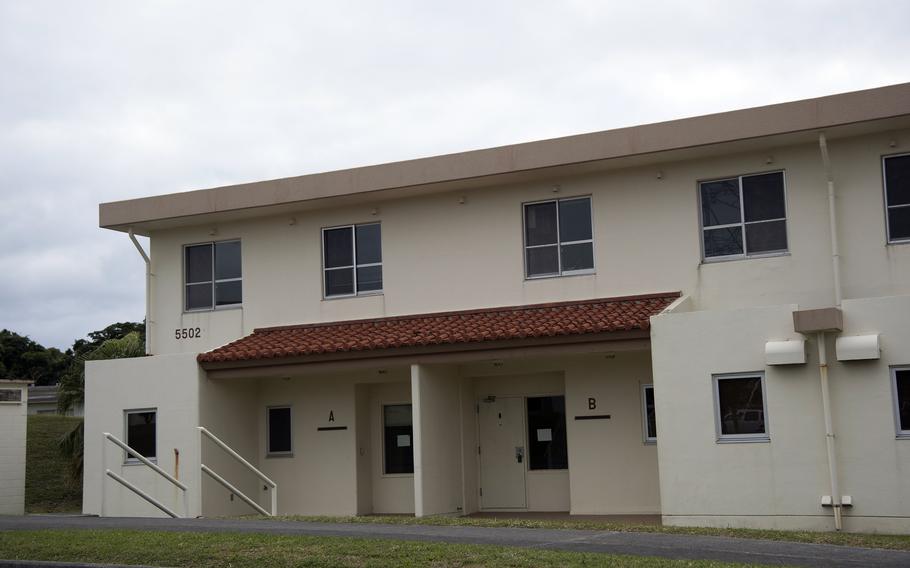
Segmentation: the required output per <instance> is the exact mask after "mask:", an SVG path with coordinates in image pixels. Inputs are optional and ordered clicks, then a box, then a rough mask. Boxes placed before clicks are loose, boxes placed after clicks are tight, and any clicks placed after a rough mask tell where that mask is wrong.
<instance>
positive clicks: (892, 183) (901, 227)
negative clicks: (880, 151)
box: [882, 154, 910, 243]
mask: <svg viewBox="0 0 910 568" xmlns="http://www.w3.org/2000/svg"><path fill="white" fill-rule="evenodd" d="M882 168H883V169H884V177H885V219H886V225H887V228H888V242H891V243H897V242H908V241H910V154H903V155H901V156H885V157H884V158H882Z"/></svg>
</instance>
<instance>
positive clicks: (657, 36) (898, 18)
mask: <svg viewBox="0 0 910 568" xmlns="http://www.w3.org/2000/svg"><path fill="white" fill-rule="evenodd" d="M907 21H910V5H908V4H906V3H900V2H887V1H864V2H858V1H857V2H826V1H822V0H811V1H803V2H771V1H761V2H759V1H737V2H729V1H696V0H693V1H690V2H684V3H683V2H679V3H672V2H648V3H633V2H602V1H593V0H592V1H582V0H573V1H570V2H543V1H539V0H525V1H511V2H478V1H473V0H471V1H468V0H466V1H464V2H458V3H443V2H426V1H421V2H418V1H397V2H381V3H379V2H353V1H339V2H332V3H325V4H317V3H312V2H307V3H304V2H291V1H283V2H282V1H268V2H257V3H247V2H242V3H241V2H226V1H215V0H209V1H198V2H178V1H176V0H172V1H158V2H144V3H127V2H120V1H116V0H109V1H100V0H99V1H85V2H79V3H75V2H49V1H41V0H32V1H29V2H5V3H2V4H0V73H2V76H0V327H8V328H11V329H14V330H16V331H19V332H22V333H27V334H29V335H31V336H32V337H33V338H34V339H36V340H38V341H41V342H43V343H46V344H49V345H57V346H67V345H69V344H70V343H71V342H72V340H73V339H75V338H76V337H79V336H81V335H83V334H84V333H85V332H87V331H90V330H93V329H97V328H99V327H102V326H103V325H105V324H107V323H109V322H113V321H117V320H127V319H132V320H136V319H138V318H140V317H141V314H142V312H143V304H142V303H143V298H144V296H143V291H142V286H143V285H144V272H143V269H142V263H141V262H140V261H139V259H138V257H137V256H136V253H135V251H134V250H133V248H132V245H131V244H130V243H129V241H128V240H127V239H126V237H125V236H123V235H120V234H114V233H107V232H104V231H101V230H100V229H98V228H97V204H98V203H99V202H101V201H108V200H117V199H125V198H129V197H136V196H141V195H149V194H156V193H165V192H173V191H181V190H187V189H195V188H200V187H209V186H213V185H221V184H228V183H238V182H243V181H251V180H257V179H267V178H274V177H281V176H291V175H299V174H302V173H309V172H315V171H325V170H331V169H337V168H344V167H350V166H356V165H364V164H370V163H378V162H383V161H390V160H400V159H407V158H413V157H418V156H426V155H433V154H439V153H445V152H454V151H459V150H465V149H473V148H481V147H487V146H494V145H500V144H508V143H513V142H521V141H527V140H534V139H540V138H548V137H553V136H561V135H568V134H573V133H578V132H588V131H594V130H601V129H606V128H614V127H619V126H627V125H631V124H638V123H643V122H654V121H659V120H666V119H671V118H675V117H680V116H692V115H696V114H702V113H707V112H716V111H722V110H730V109H734V108H740V107H747V106H755V105H760V104H768V103H773V102H781V101H785V100H792V99H798V98H805V97H811V96H819V95H824V94H830V93H835V92H841V91H848V90H854V89H861V88H868V87H874V86H879V85H884V84H889V83H897V82H902V81H906V80H910V76H908V75H910V74H908V71H907V68H906V66H905V65H904V64H903V60H902V58H901V57H900V54H902V53H906V52H907V51H908V48H910V36H908V34H906V33H905V30H904V28H905V25H906V22H907Z"/></svg>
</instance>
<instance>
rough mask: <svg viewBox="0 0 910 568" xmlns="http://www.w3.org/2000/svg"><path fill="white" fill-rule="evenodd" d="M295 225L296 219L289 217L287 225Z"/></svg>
mask: <svg viewBox="0 0 910 568" xmlns="http://www.w3.org/2000/svg"><path fill="white" fill-rule="evenodd" d="M296 224H297V217H291V220H290V221H288V225H291V226H294V225H296Z"/></svg>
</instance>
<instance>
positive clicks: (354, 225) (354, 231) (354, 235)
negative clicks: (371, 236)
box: [319, 221, 385, 300]
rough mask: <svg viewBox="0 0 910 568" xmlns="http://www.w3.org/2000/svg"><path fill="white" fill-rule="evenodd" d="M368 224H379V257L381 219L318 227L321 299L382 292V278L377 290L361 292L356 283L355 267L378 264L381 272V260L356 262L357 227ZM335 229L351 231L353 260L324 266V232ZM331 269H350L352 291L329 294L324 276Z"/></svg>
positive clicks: (371, 294)
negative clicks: (345, 263)
mask: <svg viewBox="0 0 910 568" xmlns="http://www.w3.org/2000/svg"><path fill="white" fill-rule="evenodd" d="M370 225H378V226H379V254H380V257H381V256H382V222H381V221H370V222H368V223H349V224H345V225H334V226H331V227H322V228H321V229H320V231H319V235H320V240H321V242H320V248H319V254H320V259H321V262H322V299H323V300H336V299H338V298H356V297H357V296H377V295H381V294H382V293H383V287H384V285H385V281H384V280H382V281H381V285H380V287H379V289H378V290H364V291H362V292H361V291H359V290H358V285H357V269H358V268H370V267H373V266H378V267H379V268H380V274H381V272H382V265H383V261H382V260H380V261H379V262H366V263H363V264H358V263H357V227H367V226H370ZM337 229H350V231H351V260H352V261H353V262H354V264H350V265H345V266H332V267H326V265H325V233H326V231H334V230H337ZM331 270H335V271H338V270H350V271H351V282H352V284H353V288H352V289H353V292H352V293H350V294H331V295H330V294H329V293H328V290H326V281H325V276H326V273H327V272H329V271H331Z"/></svg>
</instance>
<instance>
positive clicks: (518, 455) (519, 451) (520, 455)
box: [515, 446, 525, 463]
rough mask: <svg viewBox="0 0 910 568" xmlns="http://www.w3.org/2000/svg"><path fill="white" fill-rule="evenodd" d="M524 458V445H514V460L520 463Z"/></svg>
mask: <svg viewBox="0 0 910 568" xmlns="http://www.w3.org/2000/svg"><path fill="white" fill-rule="evenodd" d="M524 458H525V449H524V446H515V461H516V462H517V463H521V462H523V461H524Z"/></svg>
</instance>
